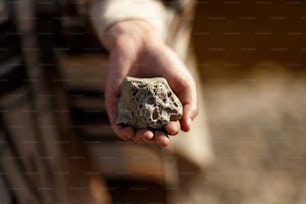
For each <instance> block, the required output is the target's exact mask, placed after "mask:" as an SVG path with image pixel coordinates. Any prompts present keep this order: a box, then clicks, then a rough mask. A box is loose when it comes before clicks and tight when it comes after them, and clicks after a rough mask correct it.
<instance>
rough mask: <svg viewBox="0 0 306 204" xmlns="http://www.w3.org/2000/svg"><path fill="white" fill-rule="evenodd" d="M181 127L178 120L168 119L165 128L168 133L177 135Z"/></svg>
mask: <svg viewBox="0 0 306 204" xmlns="http://www.w3.org/2000/svg"><path fill="white" fill-rule="evenodd" d="M180 129H181V125H180V122H179V121H170V122H169V123H168V124H167V125H166V126H165V130H166V132H167V133H168V134H169V135H177V134H178V133H179V131H180Z"/></svg>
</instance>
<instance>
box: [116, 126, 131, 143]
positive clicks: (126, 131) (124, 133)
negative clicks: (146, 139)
mask: <svg viewBox="0 0 306 204" xmlns="http://www.w3.org/2000/svg"><path fill="white" fill-rule="evenodd" d="M113 130H114V132H115V133H116V135H117V136H118V137H119V138H120V139H122V140H129V139H133V138H134V137H135V131H134V129H133V128H131V127H121V126H118V125H115V126H114V127H113Z"/></svg>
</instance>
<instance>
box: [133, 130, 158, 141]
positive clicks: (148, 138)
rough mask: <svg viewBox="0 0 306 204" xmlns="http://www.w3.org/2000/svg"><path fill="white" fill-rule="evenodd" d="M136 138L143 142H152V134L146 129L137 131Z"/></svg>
mask: <svg viewBox="0 0 306 204" xmlns="http://www.w3.org/2000/svg"><path fill="white" fill-rule="evenodd" d="M136 137H141V138H142V140H143V141H144V142H149V141H151V140H153V138H154V133H153V132H152V131H150V130H148V129H141V130H138V131H137V133H136Z"/></svg>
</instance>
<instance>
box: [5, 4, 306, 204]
mask: <svg viewBox="0 0 306 204" xmlns="http://www.w3.org/2000/svg"><path fill="white" fill-rule="evenodd" d="M0 2H1V1H0ZM21 2H22V1H21ZM46 7H48V6H46ZM22 9H23V8H22ZM74 9H75V8H74ZM74 9H73V5H68V6H67V7H65V8H63V10H64V11H66V12H67V13H68V14H69V15H68V16H67V18H63V19H61V20H62V21H63V25H64V26H63V27H64V28H63V30H62V32H63V33H62V34H63V36H64V37H65V36H69V38H67V39H61V40H62V41H63V42H64V43H65V44H64V46H63V47H58V48H57V51H59V53H60V54H59V56H51V55H50V53H53V52H52V50H51V51H50V50H44V49H41V50H43V52H42V53H39V54H41V56H38V57H41V58H44V59H41V60H42V61H43V60H45V61H47V62H50V63H49V64H48V63H45V64H43V65H41V64H40V65H39V66H38V67H40V66H41V67H44V68H45V72H46V73H44V74H45V75H44V74H42V76H43V77H45V78H43V79H44V80H45V81H46V82H45V81H44V80H40V81H42V82H36V81H35V80H33V81H34V82H33V85H32V86H33V87H30V88H31V89H33V90H34V91H36V92H37V93H38V96H43V97H33V98H34V99H31V96H33V95H30V94H29V92H28V90H24V88H20V87H21V86H23V85H24V83H26V84H27V85H28V84H31V83H32V82H31V83H30V82H29V81H27V80H25V79H26V78H25V76H24V74H25V73H24V71H22V72H21V73H19V72H18V73H14V72H13V73H10V74H12V75H13V77H16V78H14V82H16V81H18V82H19V83H21V84H17V85H16V87H17V86H19V87H17V88H16V87H15V85H14V86H12V85H11V82H12V81H13V80H10V79H11V78H5V77H6V76H4V78H1V81H0V82H1V86H0V87H1V88H2V89H1V93H2V92H3V93H2V94H3V96H5V97H1V98H0V105H1V112H0V113H1V120H0V122H1V132H0V144H1V146H0V150H1V154H0V163H1V164H2V166H4V167H2V166H1V165H0V166H1V174H0V176H1V179H2V180H4V182H0V203H8V202H7V200H13V201H15V203H17V200H18V198H17V197H18V196H14V195H13V194H12V195H13V196H11V195H8V194H7V192H6V189H9V190H10V191H11V192H14V190H16V189H14V186H9V188H7V186H4V184H7V183H10V182H9V181H10V180H12V181H15V182H16V186H17V187H19V188H17V190H20V189H26V190H27V187H25V186H26V184H23V180H22V177H16V175H22V174H23V173H25V174H28V175H30V179H29V180H30V182H29V183H30V184H33V185H37V186H39V187H41V184H42V182H41V181H40V179H37V178H38V177H40V176H41V177H42V178H43V177H44V178H48V179H47V180H48V181H49V180H50V181H51V182H50V183H51V187H52V188H51V187H50V186H48V185H49V183H47V182H46V183H45V184H46V186H47V187H48V188H43V190H45V191H44V192H49V191H54V192H55V191H57V187H60V188H59V189H60V190H58V192H60V194H65V193H61V192H62V191H61V190H63V192H70V193H71V192H72V193H71V194H70V195H71V197H74V196H75V195H78V193H76V192H84V188H87V187H86V186H84V185H85V184H86V182H87V181H88V180H86V179H87V178H86V179H85V181H84V183H85V184H84V183H82V182H83V181H80V182H79V180H81V179H80V175H83V177H84V175H85V176H88V177H90V176H97V175H98V176H101V178H102V175H103V178H104V179H105V183H106V187H107V190H108V191H109V192H110V194H111V197H112V198H113V201H114V203H121V204H122V203H133V204H135V203H138V204H144V203H156V204H157V203H166V201H169V200H171V196H172V195H171V193H173V192H174V194H175V191H176V190H177V189H176V187H177V183H178V181H177V179H178V176H177V175H176V174H179V173H181V174H184V173H185V174H186V175H187V174H188V173H189V174H191V175H192V173H193V172H191V171H188V170H185V171H182V172H177V168H176V167H177V166H176V165H175V164H174V163H175V162H172V161H175V159H174V158H173V155H171V154H169V152H167V151H163V150H161V149H160V148H154V147H153V148H152V147H150V148H147V147H146V146H144V145H135V144H133V143H131V142H122V141H119V140H118V139H116V137H114V134H113V132H112V131H111V129H110V127H109V125H108V121H107V115H106V112H105V107H104V104H103V103H101V101H102V100H103V97H104V96H103V91H102V90H103V84H101V78H103V77H104V76H105V70H106V67H107V61H106V58H102V57H101V56H102V55H104V56H105V54H106V50H105V49H103V48H102V47H101V46H99V42H97V41H95V39H94V37H93V36H94V32H93V31H92V30H89V29H88V30H86V32H84V30H82V29H83V28H84V27H86V26H87V27H88V25H89V22H87V21H82V19H80V18H78V17H77V15H76V11H75V10H74ZM25 10H26V9H25ZM46 10H48V9H46ZM51 10H52V8H51ZM26 11H27V10H26ZM22 13H23V12H22ZM24 13H26V12H24ZM49 15H50V14H49ZM41 17H45V16H44V15H42V16H41ZM52 17H53V16H52ZM48 18H50V16H48V15H47V17H46V18H45V19H47V20H45V19H44V18H42V19H43V21H42V23H41V24H42V25H40V28H42V30H40V32H41V33H40V36H39V42H40V43H41V44H43V45H45V46H46V47H49V48H52V47H53V45H50V44H48V43H47V42H52V41H50V38H51V39H53V36H52V34H50V33H49V34H48V32H49V31H50V30H48V29H49V28H48V27H52V26H44V25H45V24H46V25H53V24H52V23H51V24H48V23H50V22H48V20H50V19H48ZM28 20H29V22H31V20H33V19H28ZM46 22H47V23H46ZM52 22H53V23H54V21H52ZM5 26H7V24H5ZM56 26H57V25H54V28H56V29H57V27H56ZM2 28H3V29H7V27H2ZM9 29H10V30H9V32H7V30H6V35H3V36H1V38H0V40H2V41H3V42H2V41H1V42H2V43H5V44H4V45H5V46H7V48H6V47H5V46H4V47H3V48H1V49H0V51H1V54H2V55H1V56H2V57H3V58H5V59H6V58H8V59H14V60H15V61H14V60H13V61H12V62H11V61H9V65H13V66H18V70H24V69H19V66H23V64H24V62H23V61H22V60H23V58H22V57H21V50H20V48H18V49H17V47H18V46H17V45H16V47H14V46H12V45H15V44H16V43H18V42H17V41H16V38H17V37H16V36H19V33H17V31H16V29H15V28H11V27H9ZM20 36H23V37H24V36H27V35H20ZM50 36H51V37H50ZM6 37H8V39H9V40H7V38H6ZM55 37H56V36H55ZM61 37H62V36H61ZM42 42H43V43H42ZM30 43H31V42H30ZM192 43H193V47H192V49H193V50H194V51H195V52H196V57H197V63H198V67H199V69H200V72H201V79H202V83H203V88H204V103H205V105H206V110H203V111H206V113H207V118H208V127H209V128H210V130H209V131H210V133H211V139H212V145H213V149H214V153H215V157H216V158H215V162H214V164H213V165H212V166H211V167H210V168H208V169H207V171H206V172H205V173H204V174H202V175H201V176H200V177H199V178H197V179H196V180H195V181H194V183H193V185H192V189H191V190H190V191H186V192H185V194H184V195H183V196H182V197H183V198H181V199H183V200H180V201H181V203H184V204H185V203H186V204H203V203H207V204H242V203H243V204H259V203H260V204H289V203H290V204H304V203H306V125H305V124H306V94H305V92H306V67H305V66H306V57H305V54H306V2H304V1H302V0H278V1H276V0H258V1H239V0H227V1H226V0H224V1H221V0H206V1H205V0H198V2H197V7H196V16H195V18H194V29H193V32H192ZM30 45H33V44H30ZM29 47H30V46H29ZM8 48H12V49H8ZM29 50H30V51H29V52H33V53H35V50H34V51H33V50H32V51H31V49H29ZM37 50H39V49H37ZM36 53H38V52H37V51H36ZM84 53H85V54H84ZM101 54H102V55H101ZM11 55H12V56H13V57H12V56H11ZM57 57H59V58H60V62H59V64H60V66H61V68H63V70H61V71H62V72H63V74H64V78H58V75H57V74H54V73H53V72H51V71H49V70H51V69H52V68H53V69H54V67H55V68H56V67H57V65H58V64H57V63H54V61H56V60H55V59H57ZM48 60H50V61H48ZM38 62H39V61H38ZM54 65H55V66H54ZM50 67H52V68H50ZM12 70H16V69H12ZM29 70H30V69H28V71H29ZM46 70H47V71H46ZM36 71H38V72H39V69H37V70H36ZM53 71H54V70H53ZM55 71H58V70H56V69H55ZM29 72H31V71H29ZM32 74H33V73H32ZM35 74H37V73H34V75H35ZM10 77H11V76H10ZM7 79H9V80H7ZM38 81H39V80H38ZM62 83H63V84H65V88H67V87H68V88H67V90H66V89H62ZM13 84H15V83H13ZM46 84H47V85H48V86H49V87H48V86H47V87H46ZM7 87H9V88H10V89H12V90H13V94H7V93H6V92H7V91H8V88H7ZM33 90H32V91H33ZM46 90H47V91H46ZM50 90H51V91H50ZM63 90H64V91H63ZM63 92H65V94H67V95H68V97H67V98H68V102H67V101H65V100H64V99H65V98H66V95H65V94H63ZM39 94H40V95H39ZM64 95H65V96H64ZM29 96H30V97H29ZM53 96H56V97H53ZM11 98H13V99H12V100H11ZM15 98H17V100H15ZM54 98H59V101H56V100H55V99H54ZM7 101H10V103H8V102H7ZM50 101H52V102H54V101H55V102H58V103H55V104H53V103H52V102H50ZM63 101H64V102H63ZM35 102H36V103H37V104H38V105H42V108H45V109H43V110H45V112H44V113H45V114H46V116H45V115H44V117H43V120H42V121H39V120H37V121H35V120H34V122H36V123H35V125H32V124H31V123H30V122H31V120H33V118H34V119H37V118H39V117H40V116H37V115H35V111H29V110H32V109H33V104H32V103H34V105H35ZM66 102H67V103H66ZM63 104H64V105H63ZM67 104H68V105H69V106H66V105H67ZM62 107H68V110H67V109H61V108H62ZM34 108H35V106H34ZM38 112H39V111H38ZM67 113H68V114H71V115H69V116H71V119H72V124H70V122H71V121H69V119H67V117H66V116H67ZM21 115H22V117H21ZM35 117H37V118H35ZM40 118H42V117H40ZM54 119H55V120H54ZM67 120H68V122H67ZM32 122H33V121H32ZM39 122H41V123H39ZM42 124H43V125H42ZM101 124H102V125H101ZM69 125H70V126H69ZM67 127H69V128H67ZM40 128H42V129H44V132H43V133H44V134H41V135H40V136H41V137H42V138H40V137H33V135H35V134H31V131H38V130H39V129H40ZM67 129H69V130H67ZM29 130H30V131H29ZM45 130H48V131H45ZM66 131H67V132H66ZM8 133H18V134H15V135H16V136H14V134H12V135H9V134H8ZM70 134H71V135H73V136H75V135H77V136H78V137H71V138H70V136H71V135H70ZM8 135H9V136H11V137H12V138H10V139H11V140H10V141H7V137H8ZM20 135H22V137H19V136H20ZM54 135H55V136H56V137H54V138H55V139H56V141H55V142H54V141H52V140H48V139H50V138H52V136H54ZM57 135H61V136H63V135H64V137H63V138H64V139H67V138H68V139H71V141H73V142H76V144H77V145H75V146H73V145H71V146H69V145H70V143H69V142H66V140H64V142H63V141H62V140H63V138H60V137H57ZM49 136H50V137H49ZM20 138H22V139H20ZM37 138H38V139H37ZM80 140H81V141H82V142H81V143H82V144H79V142H80ZM69 141H70V140H69ZM40 142H41V143H40ZM65 142H66V143H67V144H66V143H65ZM10 143H12V144H14V145H16V146H17V145H19V146H17V147H18V148H19V150H18V151H20V152H18V151H16V152H10V150H7V149H6V147H5V145H7V144H10ZM71 143H72V142H71ZM36 144H38V145H36ZM40 144H51V147H50V146H48V145H46V147H49V148H46V149H47V150H46V151H50V152H47V153H51V154H50V155H55V156H58V155H57V153H58V152H55V154H54V152H52V150H53V149H56V148H54V147H58V146H60V145H62V146H60V147H64V148H63V149H64V151H63V152H60V153H59V155H60V156H58V157H59V158H61V156H62V154H63V155H64V156H66V157H67V158H68V159H67V160H66V161H64V162H67V163H68V164H67V165H66V163H65V165H63V166H65V167H66V166H68V167H67V169H65V168H63V169H64V170H65V171H64V170H62V171H60V170H59V169H57V167H58V166H56V165H58V164H62V163H60V162H62V160H61V159H59V160H60V162H59V163H56V162H58V160H56V162H54V163H52V162H53V160H52V158H51V159H50V158H47V157H43V158H44V159H43V161H44V162H45V161H48V162H49V159H50V161H52V162H51V165H50V169H44V168H42V166H43V165H41V162H42V159H41V158H40V157H39V156H45V155H44V154H41V153H42V152H43V151H42V150H41V149H43V150H44V148H42V146H40ZM84 144H85V145H84ZM52 145H54V146H52ZM83 145H84V146H86V147H84V146H83ZM72 146H73V147H72ZM85 149H87V150H89V151H88V152H87V151H86V150H85ZM84 152H85V153H84ZM52 153H53V154H52ZM87 153H88V155H89V156H90V157H92V158H94V159H93V160H94V161H90V162H92V163H94V167H93V168H91V166H90V165H88V163H87V162H88V161H87V156H88V155H87ZM32 155H36V156H37V158H36V157H33V156H32ZM8 158H9V159H10V160H7V159H8ZM23 159H24V160H25V161H26V162H27V163H28V165H25V168H24V169H21V170H20V168H19V167H20V166H18V165H16V164H17V163H18V162H21V160H23ZM57 159H58V158H57ZM13 160H14V161H13ZM15 160H16V161H17V162H16V161H15ZM8 161H9V162H11V163H9V162H8ZM69 162H71V163H69ZM82 162H83V163H82ZM171 162H172V163H171ZM3 164H4V165H3ZM53 164H54V166H52V165H53ZM80 164H81V165H80ZM140 164H141V165H140ZM74 165H77V166H74ZM16 166H17V167H16ZM87 166H90V168H89V167H88V168H87ZM76 167H77V168H76ZM79 167H80V168H79ZM82 168H85V169H82ZM86 168H87V169H86ZM69 170H71V172H75V174H73V173H72V174H70V173H65V172H69ZM183 170H184V169H183ZM17 171H19V172H17ZM15 172H17V173H16V174H15ZM50 172H52V173H54V174H52V175H51V174H50ZM190 172H191V173H190ZM10 173H11V174H10ZM18 173H19V174H18ZM187 176H188V175H187ZM62 179H63V180H64V179H67V180H65V182H67V183H69V184H72V187H74V188H73V191H71V189H68V188H65V186H64V185H62V183H61V180H62ZM75 181H76V182H75ZM78 182H79V183H78ZM12 183H14V182H12ZM24 183H25V182H24ZM43 184H44V183H43ZM47 184H48V185H47ZM74 184H75V185H76V186H77V187H75V186H73V185H74ZM52 185H54V186H52ZM82 185H83V186H82ZM46 186H43V187H46ZM80 186H81V187H80ZM18 192H21V191H18ZM46 194H48V193H46ZM67 194H68V193H67ZM49 195H50V194H49ZM100 197H101V195H100ZM169 197H170V199H169ZM173 197H175V196H173ZM21 198H22V196H21ZM174 200H175V199H174Z"/></svg>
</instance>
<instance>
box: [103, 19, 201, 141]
mask: <svg viewBox="0 0 306 204" xmlns="http://www.w3.org/2000/svg"><path fill="white" fill-rule="evenodd" d="M104 39H105V41H106V46H107V47H108V49H109V50H110V65H109V69H108V73H107V79H106V86H105V103H106V110H107V113H108V116H109V119H110V123H111V126H112V128H113V130H114V131H115V133H116V134H117V135H118V136H119V137H120V138H121V139H124V140H127V139H132V140H133V141H134V142H137V143H143V142H149V141H154V142H156V143H157V144H159V145H160V146H167V145H168V144H169V137H168V135H170V136H173V135H176V134H177V133H179V131H180V130H183V131H188V130H189V129H190V127H191V122H192V120H193V119H194V118H195V117H196V115H197V112H198V105H197V94H196V85H195V82H194V79H193V77H192V76H191V74H190V73H189V72H188V70H187V69H186V67H185V66H184V65H183V63H182V62H181V60H180V59H179V58H178V57H177V56H176V55H175V53H174V52H173V51H172V50H171V49H170V48H168V47H167V46H166V45H165V44H164V42H163V41H162V40H161V39H160V38H159V37H158V35H157V33H156V31H155V30H154V28H153V27H152V26H151V25H150V24H149V23H147V22H145V21H142V20H128V21H122V22H119V23H116V24H115V25H113V26H112V27H111V28H110V29H109V30H108V31H107V32H106V34H105V38H104ZM126 76H133V77H156V76H162V77H165V78H166V79H167V81H168V83H169V85H170V87H171V88H172V90H173V91H174V92H175V94H176V95H177V96H178V98H179V99H180V101H181V102H182V105H183V116H182V118H181V120H180V121H171V122H169V123H168V124H167V125H166V127H165V131H166V132H163V131H155V132H152V131H150V130H148V129H141V130H139V129H137V130H136V129H134V128H132V127H121V126H118V125H117V124H116V117H117V106H118V100H119V96H120V88H121V87H120V86H121V83H122V81H123V79H124V78H125V77H126Z"/></svg>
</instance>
